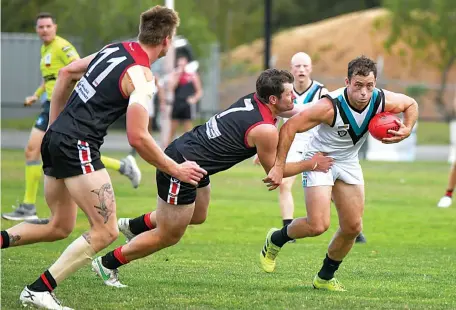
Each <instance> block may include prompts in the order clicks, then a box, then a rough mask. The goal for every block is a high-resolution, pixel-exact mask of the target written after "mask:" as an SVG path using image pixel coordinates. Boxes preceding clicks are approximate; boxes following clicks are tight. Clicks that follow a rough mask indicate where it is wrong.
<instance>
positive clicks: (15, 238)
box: [9, 235, 21, 246]
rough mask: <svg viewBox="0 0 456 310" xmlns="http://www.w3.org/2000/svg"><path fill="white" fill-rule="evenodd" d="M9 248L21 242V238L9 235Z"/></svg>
mask: <svg viewBox="0 0 456 310" xmlns="http://www.w3.org/2000/svg"><path fill="white" fill-rule="evenodd" d="M9 237H10V246H11V245H13V244H15V243H16V242H18V241H19V240H21V236H19V235H10V236H9Z"/></svg>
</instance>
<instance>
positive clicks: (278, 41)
mask: <svg viewBox="0 0 456 310" xmlns="http://www.w3.org/2000/svg"><path fill="white" fill-rule="evenodd" d="M387 17H388V11H387V10H385V9H373V10H366V11H361V12H355V13H350V14H346V15H342V16H338V17H335V18H330V19H326V20H324V21H320V22H317V23H313V24H309V25H304V26H300V27H295V28H291V29H288V30H285V31H281V32H279V33H277V34H276V35H274V37H273V38H272V55H273V57H274V58H275V59H276V67H277V68H283V69H289V61H290V59H291V57H292V56H293V54H295V53H297V52H299V51H304V52H306V53H308V54H309V55H310V56H311V57H312V59H313V77H314V78H315V79H317V80H320V81H321V82H323V83H325V85H327V87H328V88H329V89H330V90H332V89H336V88H339V87H341V86H343V78H344V77H345V76H346V70H347V63H348V62H349V61H350V60H351V59H353V58H355V57H357V56H359V55H362V54H364V55H366V56H369V57H370V58H372V59H374V60H378V59H380V57H381V58H383V65H384V66H383V72H382V74H381V79H380V80H379V82H382V81H383V83H380V86H381V87H385V88H387V89H390V90H393V91H399V92H406V90H407V89H406V88H407V87H409V86H410V85H413V84H417V85H418V84H421V83H424V84H429V85H430V86H432V87H433V88H435V89H437V87H438V84H439V82H440V72H439V70H437V69H436V68H435V67H433V66H432V65H430V62H431V60H432V59H433V57H435V55H432V54H429V55H428V59H425V60H416V59H415V57H413V51H412V50H410V49H409V48H407V47H406V46H404V45H398V46H396V47H395V48H394V50H393V51H392V53H389V52H388V51H386V50H385V48H384V45H383V44H384V42H385V40H386V38H387V36H388V33H389V29H388V26H386V27H385V26H383V27H379V26H378V24H379V20H385V18H387ZM387 24H388V23H386V25H387ZM263 45H264V43H263V40H262V39H259V40H255V41H254V42H252V43H251V44H245V45H241V46H239V47H237V48H236V49H234V50H233V51H232V52H231V54H230V60H231V63H232V64H243V65H244V66H245V67H249V68H254V69H253V70H252V69H251V70H250V71H256V72H255V73H252V74H244V75H243V77H242V78H236V80H231V81H228V80H227V81H225V82H224V83H223V84H222V88H221V99H222V106H227V105H229V104H231V103H232V102H233V100H235V99H236V98H238V97H239V96H242V95H243V94H245V93H247V92H250V91H254V86H255V79H256V76H255V75H256V73H257V72H259V71H260V70H261V68H262V63H263ZM399 52H400V53H399ZM399 54H402V55H405V57H404V56H399ZM255 69H256V70H255ZM393 80H397V81H393ZM448 81H449V83H455V81H456V68H453V70H452V71H451V72H450V76H449V79H448ZM435 92H436V90H428V91H427V92H426V95H424V96H423V97H422V98H421V100H420V105H422V108H421V116H424V117H429V118H430V117H432V118H434V117H439V116H440V115H439V114H438V113H437V111H435V107H434V105H433V104H432V103H433V98H434V96H435ZM455 95H456V94H455V90H454V89H450V90H448V91H447V92H446V94H445V96H446V99H447V102H448V104H451V102H452V101H453V98H454V96H455ZM421 103H422V104H421Z"/></svg>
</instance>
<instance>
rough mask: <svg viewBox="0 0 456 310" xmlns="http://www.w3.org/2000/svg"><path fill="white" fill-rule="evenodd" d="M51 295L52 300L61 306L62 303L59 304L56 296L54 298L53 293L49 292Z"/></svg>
mask: <svg viewBox="0 0 456 310" xmlns="http://www.w3.org/2000/svg"><path fill="white" fill-rule="evenodd" d="M50 294H51V297H52V298H53V299H54V301H55V302H56V303H57V304H58V305H59V306H61V305H62V303H61V302H60V300H58V299H57V296H55V294H54V292H50Z"/></svg>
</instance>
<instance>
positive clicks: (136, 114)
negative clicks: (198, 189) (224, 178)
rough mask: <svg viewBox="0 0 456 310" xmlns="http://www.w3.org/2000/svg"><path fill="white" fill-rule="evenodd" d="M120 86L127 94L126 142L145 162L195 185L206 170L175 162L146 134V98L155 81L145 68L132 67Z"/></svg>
mask: <svg viewBox="0 0 456 310" xmlns="http://www.w3.org/2000/svg"><path fill="white" fill-rule="evenodd" d="M122 89H123V90H124V92H125V93H126V94H128V95H129V96H130V103H129V106H128V109H127V137H128V141H129V143H130V145H131V146H132V147H133V148H135V149H136V151H137V152H138V154H139V155H140V156H141V157H142V158H143V159H144V160H145V161H147V162H148V163H149V164H151V165H153V166H155V167H157V168H158V169H160V170H161V171H163V172H165V173H167V174H169V175H171V176H173V177H175V178H177V179H179V180H181V181H182V182H186V183H190V184H193V185H197V184H198V182H199V181H200V180H201V178H203V177H204V175H206V174H207V172H206V171H205V170H204V169H202V168H201V167H199V166H198V165H197V164H196V163H195V162H191V161H186V162H184V163H183V164H177V163H176V162H175V161H174V160H172V159H171V158H170V157H168V156H167V155H166V154H165V153H164V152H163V151H162V149H161V148H160V147H159V146H158V144H157V143H156V142H155V140H154V139H153V138H152V136H151V135H150V133H149V130H148V127H149V112H148V107H149V101H150V100H152V95H153V94H154V92H155V91H156V86H155V81H154V78H153V75H152V72H151V71H150V69H149V68H146V67H142V66H139V65H137V66H133V67H130V68H129V69H128V70H127V74H126V75H125V76H124V78H123V80H122Z"/></svg>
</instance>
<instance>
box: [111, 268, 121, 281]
mask: <svg viewBox="0 0 456 310" xmlns="http://www.w3.org/2000/svg"><path fill="white" fill-rule="evenodd" d="M112 276H113V278H114V280H115V281H116V282H120V281H119V269H114V270H112Z"/></svg>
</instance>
